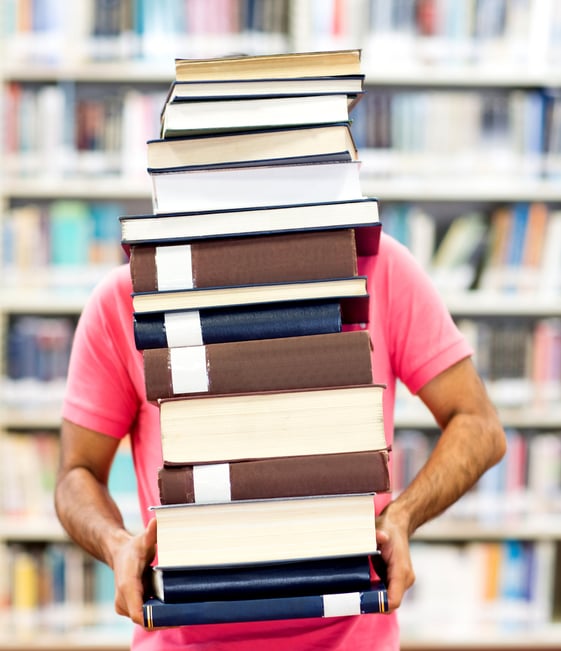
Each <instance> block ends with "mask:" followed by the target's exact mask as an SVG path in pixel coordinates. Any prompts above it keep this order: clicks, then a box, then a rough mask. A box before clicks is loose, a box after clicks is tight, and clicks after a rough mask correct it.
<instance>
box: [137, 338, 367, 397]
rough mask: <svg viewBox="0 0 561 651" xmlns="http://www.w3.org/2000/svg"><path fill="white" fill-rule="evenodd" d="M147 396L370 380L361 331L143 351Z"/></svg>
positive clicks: (332, 384)
mask: <svg viewBox="0 0 561 651" xmlns="http://www.w3.org/2000/svg"><path fill="white" fill-rule="evenodd" d="M143 356H144V373H145V385H146V397H147V399H148V400H151V401H155V400H158V399H164V398H172V397H174V396H182V395H193V394H200V393H203V394H205V393H206V394H227V393H247V392H252V391H276V390H280V389H302V388H312V387H327V386H344V385H354V384H368V383H370V382H372V363H371V342H370V336H369V334H368V332H366V331H365V330H359V331H353V332H336V333H331V334H319V335H307V336H302V337H281V338H279V339H254V340H249V341H235V342H227V343H220V344H208V345H206V346H185V347H180V348H153V349H147V350H144V351H143Z"/></svg>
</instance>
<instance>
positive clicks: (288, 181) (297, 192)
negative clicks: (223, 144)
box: [150, 161, 363, 214]
mask: <svg viewBox="0 0 561 651" xmlns="http://www.w3.org/2000/svg"><path fill="white" fill-rule="evenodd" d="M359 170H360V163H359V162H358V161H350V162H336V163H332V162H325V163H302V164H296V165H275V164H273V163H271V164H270V165H257V166H253V167H252V166H247V167H213V168H208V169H192V168H189V169H180V170H173V171H152V172H150V179H151V182H152V198H153V207H154V212H155V213H157V214H159V213H180V212H185V211H189V212H196V211H212V210H231V209H234V208H255V207H260V206H261V207H265V206H271V205H277V206H278V205H282V204H289V205H296V204H312V203H318V202H328V201H350V200H356V199H362V198H363V195H362V190H361V186H360V177H359ZM217 188H220V192H217Z"/></svg>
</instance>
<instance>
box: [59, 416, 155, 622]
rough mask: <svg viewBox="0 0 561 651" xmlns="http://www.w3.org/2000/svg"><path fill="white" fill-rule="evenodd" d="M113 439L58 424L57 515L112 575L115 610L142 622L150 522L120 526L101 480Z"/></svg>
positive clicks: (106, 471) (111, 454)
mask: <svg viewBox="0 0 561 651" xmlns="http://www.w3.org/2000/svg"><path fill="white" fill-rule="evenodd" d="M118 445H119V440H118V439H115V438H113V437H111V436H105V435H104V434H100V433H99V432H94V431H92V430H89V429H85V428H83V427H79V426H78V425H75V424H74V423H71V422H69V421H67V420H64V421H63V424H62V429H61V455H60V463H59V469H58V474H57V483H56V490H55V506H56V511H57V515H58V517H59V519H60V522H61V523H62V525H63V527H64V528H65V529H66V531H67V532H68V534H69V535H70V537H71V538H72V539H73V540H74V541H75V542H76V543H77V544H78V545H80V546H81V547H82V548H83V549H85V550H86V551H87V552H89V553H90V554H92V556H95V557H96V558H97V559H99V560H100V561H103V562H105V563H107V564H108V565H109V566H110V567H111V568H112V569H113V572H114V575H115V590H116V592H115V609H116V611H117V613H119V614H120V615H127V616H129V617H130V618H131V619H132V620H133V621H134V622H136V623H137V624H140V625H142V624H143V621H142V592H143V590H142V574H143V572H144V570H145V568H146V566H147V565H148V564H149V563H150V561H151V560H152V558H153V557H154V548H155V544H156V526H155V520H154V519H152V520H151V521H150V524H149V525H148V527H147V528H146V530H145V531H144V532H142V533H141V534H139V535H133V534H131V533H130V532H128V531H127V530H126V529H125V525H124V522H123V518H122V515H121V513H120V511H119V509H118V507H117V505H116V504H115V502H114V501H113V499H112V498H111V496H110V495H109V491H108V488H107V482H108V478H109V471H110V468H111V463H112V461H113V458H114V456H115V453H116V451H117V447H118Z"/></svg>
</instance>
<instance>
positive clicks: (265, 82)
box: [165, 74, 365, 102]
mask: <svg viewBox="0 0 561 651" xmlns="http://www.w3.org/2000/svg"><path fill="white" fill-rule="evenodd" d="M364 79H365V76H364V75H363V74H356V75H330V76H321V77H300V78H298V77H296V78H290V77H286V78H284V79H283V78H280V79H274V78H273V79H227V80H222V79H212V80H202V81H173V82H172V83H171V85H170V88H169V91H168V94H167V97H166V100H165V101H166V102H170V101H172V100H174V99H192V98H194V97H206V98H210V99H217V98H222V97H232V96H236V95H237V96H244V95H254V96H256V95H271V96H272V95H317V94H324V93H344V94H346V95H348V96H350V97H355V96H358V95H359V94H360V93H362V92H363V90H364Z"/></svg>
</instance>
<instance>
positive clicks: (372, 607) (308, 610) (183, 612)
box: [143, 581, 388, 630]
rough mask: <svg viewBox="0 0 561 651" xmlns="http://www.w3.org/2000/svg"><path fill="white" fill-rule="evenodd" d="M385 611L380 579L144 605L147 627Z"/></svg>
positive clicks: (386, 608) (384, 596) (156, 601)
mask: <svg viewBox="0 0 561 651" xmlns="http://www.w3.org/2000/svg"><path fill="white" fill-rule="evenodd" d="M387 611H388V596H387V592H386V587H385V585H384V584H383V583H381V582H379V581H377V582H375V583H372V584H371V586H370V588H369V589H368V590H365V591H362V592H343V593H337V594H316V595H305V596H294V597H276V598H269V599H240V600H230V601H224V600H222V601H198V602H191V603H178V604H174V603H164V602H162V601H160V600H159V599H148V600H147V601H146V602H145V603H144V605H143V613H144V626H145V627H146V628H147V629H149V630H151V629H155V628H161V627H170V626H194V625H197V624H226V623H236V622H257V621H270V620H283V619H303V618H308V617H344V616H352V615H366V614H370V613H385V612H387Z"/></svg>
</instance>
